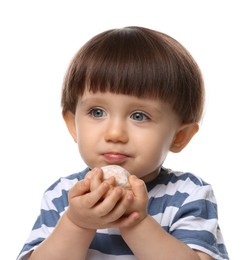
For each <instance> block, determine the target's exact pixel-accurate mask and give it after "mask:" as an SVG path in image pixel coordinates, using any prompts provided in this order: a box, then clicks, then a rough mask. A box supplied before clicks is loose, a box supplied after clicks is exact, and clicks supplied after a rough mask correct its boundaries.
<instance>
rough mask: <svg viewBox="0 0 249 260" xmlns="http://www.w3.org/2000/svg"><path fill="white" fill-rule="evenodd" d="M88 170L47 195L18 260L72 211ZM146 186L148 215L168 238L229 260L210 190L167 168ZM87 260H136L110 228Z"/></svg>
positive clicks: (100, 233)
mask: <svg viewBox="0 0 249 260" xmlns="http://www.w3.org/2000/svg"><path fill="white" fill-rule="evenodd" d="M89 170H90V169H89V168H87V169H85V170H84V171H82V172H79V173H76V174H72V175H70V176H67V177H63V178H60V179H59V180H58V181H56V182H55V183H54V184H53V185H51V186H50V187H49V188H48V189H47V190H46V191H45V193H44V196H43V198H42V203H41V211H40V215H39V216H38V218H37V220H36V222H35V224H34V226H33V229H32V231H31V233H30V236H29V237H28V239H27V241H26V243H25V245H24V246H23V249H22V250H21V252H20V254H19V256H18V257H17V259H18V260H25V259H27V255H28V253H29V252H30V251H32V250H34V249H35V248H36V247H37V246H38V245H39V244H40V243H41V242H42V241H43V240H44V239H46V238H47V237H48V236H49V234H51V232H52V231H53V229H54V227H55V225H56V224H57V222H58V220H59V218H60V217H61V216H62V214H63V213H64V212H65V210H66V209H67V208H68V196H67V193H68V190H69V189H70V188H71V187H72V186H73V185H74V184H75V183H76V182H77V181H79V180H82V179H84V177H85V175H86V173H87V172H88V171H89ZM146 186H147V190H148V195H149V203H148V213H149V215H151V216H152V217H153V218H154V219H155V220H156V221H157V222H158V223H159V224H160V225H161V227H162V228H163V229H164V230H165V232H168V233H169V234H171V235H172V236H174V237H175V238H177V239H178V240H180V241H182V242H183V243H185V244H187V245H188V246H189V247H191V248H193V249H197V250H200V251H203V252H205V253H207V254H209V255H210V256H212V257H213V258H214V259H217V260H218V259H219V260H224V259H229V258H228V254H227V251H226V247H225V245H224V241H223V237H222V234H221V231H220V228H219V225H218V215H217V203H216V199H215V196H214V193H213V189H212V187H211V185H209V184H207V183H206V182H204V181H203V180H202V179H200V178H199V177H197V176H195V175H193V174H191V173H183V172H175V171H172V170H169V169H165V168H162V169H161V171H160V174H159V175H158V176H157V177H156V178H155V179H154V180H153V181H151V182H149V183H146ZM165 246H167V245H165ZM87 259H91V260H97V259H101V260H105V259H108V260H111V259H113V260H134V259H135V257H134V255H133V253H132V251H131V250H130V248H129V247H128V246H127V245H126V243H125V242H124V240H123V239H122V237H121V235H120V233H119V231H118V229H111V228H109V229H100V230H97V232H96V235H95V237H94V239H93V241H92V243H91V245H90V248H89V250H88V257H87Z"/></svg>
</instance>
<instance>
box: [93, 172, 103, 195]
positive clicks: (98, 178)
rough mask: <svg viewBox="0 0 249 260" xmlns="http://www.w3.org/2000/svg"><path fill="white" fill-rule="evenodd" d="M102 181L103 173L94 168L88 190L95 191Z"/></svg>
mask: <svg viewBox="0 0 249 260" xmlns="http://www.w3.org/2000/svg"><path fill="white" fill-rule="evenodd" d="M102 180H103V173H102V171H101V169H100V168H94V169H93V170H92V171H91V184H90V190H91V191H94V190H96V189H97V188H98V187H99V186H100V184H101V183H102Z"/></svg>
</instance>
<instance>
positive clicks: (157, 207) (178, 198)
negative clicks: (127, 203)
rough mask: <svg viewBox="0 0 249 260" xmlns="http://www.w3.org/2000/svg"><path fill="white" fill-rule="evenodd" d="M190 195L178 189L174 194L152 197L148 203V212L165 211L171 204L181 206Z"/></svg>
mask: <svg viewBox="0 0 249 260" xmlns="http://www.w3.org/2000/svg"><path fill="white" fill-rule="evenodd" d="M188 196H189V195H188V194H187V193H181V192H179V191H177V192H176V193H175V194H173V195H167V194H166V195H163V196H162V197H158V198H155V197H151V198H150V199H149V203H148V212H149V214H150V215H152V216H153V215H156V214H158V213H164V212H165V209H166V208H167V207H170V206H174V207H177V208H180V207H181V205H182V204H183V203H184V201H185V200H186V198H187V197H188Z"/></svg>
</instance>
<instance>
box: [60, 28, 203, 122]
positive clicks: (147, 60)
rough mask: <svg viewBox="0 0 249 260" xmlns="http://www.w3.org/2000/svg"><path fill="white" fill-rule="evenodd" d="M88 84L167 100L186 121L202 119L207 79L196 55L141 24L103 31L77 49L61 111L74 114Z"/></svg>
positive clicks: (92, 86) (106, 89) (94, 87)
mask: <svg viewBox="0 0 249 260" xmlns="http://www.w3.org/2000/svg"><path fill="white" fill-rule="evenodd" d="M86 88H87V89H88V90H90V91H92V92H96V91H101V92H106V91H110V92H112V93H117V94H118V93H120V94H127V95H133V96H137V97H146V98H155V99H159V100H161V101H163V102H169V104H170V105H171V106H172V108H173V110H174V111H175V112H176V113H177V114H178V115H179V117H180V118H181V120H182V123H192V122H198V121H199V120H200V119H201V115H202V111H203V105H204V86H203V80H202V75H201V72H200V69H199V67H198V65H197V64H196V62H195V60H194V59H193V57H192V56H191V55H190V53H189V52H188V51H187V50H186V49H185V48H184V47H183V46H182V45H181V44H180V43H179V42H178V41H176V40H175V39H173V38H172V37H170V36H168V35H166V34H163V33H161V32H158V31H154V30H151V29H147V28H142V27H135V26H132V27H125V28H122V29H113V30H108V31H105V32H103V33H100V34H98V35H96V36H95V37H93V38H92V39H91V40H89V41H88V42H87V43H86V44H85V45H84V46H83V47H82V48H81V49H80V50H79V51H78V52H77V54H76V56H75V57H74V58H73V60H72V62H71V64H70V66H69V68H68V71H67V73H66V75H65V79H64V84H63V90H62V99H61V104H62V110H63V113H65V112H66V111H68V110H69V111H71V112H73V113H75V109H76V105H77V101H78V98H79V97H80V96H81V95H83V93H84V90H85V89H86Z"/></svg>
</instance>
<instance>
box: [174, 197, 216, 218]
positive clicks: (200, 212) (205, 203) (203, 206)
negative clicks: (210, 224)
mask: <svg viewBox="0 0 249 260" xmlns="http://www.w3.org/2000/svg"><path fill="white" fill-rule="evenodd" d="M189 216H194V217H200V218H203V219H216V218H217V217H218V216H217V205H216V204H215V203H213V202H211V201H209V200H204V199H200V200H195V201H191V202H189V203H187V204H185V205H183V206H182V207H180V208H179V210H178V211H177V213H176V215H175V217H174V220H173V222H176V221H178V219H182V218H185V217H189Z"/></svg>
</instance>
